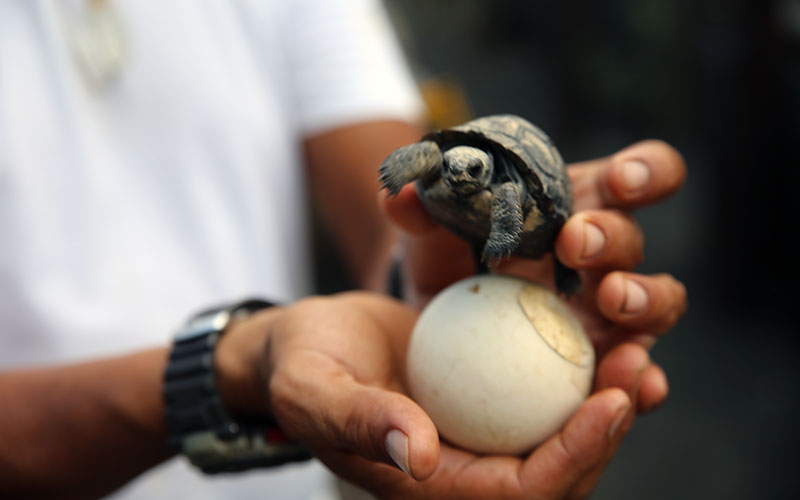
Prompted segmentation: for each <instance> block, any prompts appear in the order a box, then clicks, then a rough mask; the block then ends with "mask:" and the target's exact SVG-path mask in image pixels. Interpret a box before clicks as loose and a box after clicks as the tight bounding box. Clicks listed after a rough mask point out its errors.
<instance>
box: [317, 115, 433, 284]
mask: <svg viewBox="0 0 800 500" xmlns="http://www.w3.org/2000/svg"><path fill="white" fill-rule="evenodd" d="M421 135H422V129H421V127H418V126H415V125H413V124H411V123H408V122H404V121H371V122H363V123H358V124H353V125H349V126H343V127H339V128H335V129H332V130H330V131H327V132H324V133H320V134H316V135H314V136H312V137H310V138H309V139H307V140H306V141H305V143H304V150H305V155H306V162H307V165H308V179H309V183H310V188H311V192H312V195H313V196H314V199H315V201H316V206H317V209H318V211H319V215H320V217H321V219H322V221H323V222H324V223H325V224H326V227H327V230H328V232H329V234H330V235H331V237H332V238H333V240H334V243H335V244H336V247H337V249H338V250H339V251H340V254H341V256H342V258H343V259H344V262H345V264H346V266H347V268H348V270H349V272H350V276H352V278H353V280H354V282H355V284H357V285H359V286H361V287H362V288H365V289H369V290H375V291H385V289H386V277H387V274H388V270H389V265H390V259H391V256H390V252H391V248H392V246H393V244H394V243H395V241H396V235H395V234H394V230H393V227H392V225H391V224H390V223H389V221H388V219H387V218H386V216H385V214H384V213H383V212H382V211H381V210H379V208H378V206H377V204H376V199H377V198H376V197H377V196H378V195H377V194H376V192H377V189H378V183H377V178H376V175H377V174H376V169H377V167H376V165H379V164H380V163H381V162H382V161H383V160H384V158H386V156H387V155H388V154H389V153H390V152H392V151H393V150H395V149H397V148H398V147H400V146H403V145H405V144H409V143H411V142H416V141H417V140H419V138H420V136H421Z"/></svg>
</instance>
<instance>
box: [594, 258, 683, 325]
mask: <svg viewBox="0 0 800 500" xmlns="http://www.w3.org/2000/svg"><path fill="white" fill-rule="evenodd" d="M686 304H687V298H686V288H685V287H684V286H683V284H682V283H681V282H679V281H678V280H676V279H675V278H673V277H672V276H669V275H667V274H657V275H652V276H645V275H642V274H634V273H627V272H621V271H620V272H613V273H610V274H608V275H606V277H605V278H603V280H602V281H601V282H600V285H599V286H598V289H597V306H598V308H599V309H600V312H601V313H602V314H603V315H604V316H605V317H606V318H608V319H610V320H611V321H613V322H615V323H617V324H618V325H621V326H625V327H628V328H632V329H642V330H646V331H648V332H649V333H663V332H666V331H668V330H669V329H670V328H672V327H673V326H675V324H676V323H677V322H678V320H679V319H680V317H681V316H683V314H684V313H685V312H686Z"/></svg>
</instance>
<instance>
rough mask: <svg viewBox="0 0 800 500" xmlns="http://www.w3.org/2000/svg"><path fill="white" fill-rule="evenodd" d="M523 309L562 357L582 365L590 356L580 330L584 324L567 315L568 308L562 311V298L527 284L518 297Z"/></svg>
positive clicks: (548, 343)
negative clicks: (560, 302) (585, 358)
mask: <svg viewBox="0 0 800 500" xmlns="http://www.w3.org/2000/svg"><path fill="white" fill-rule="evenodd" d="M517 299H518V301H519V305H520V306H521V307H522V311H523V312H524V313H525V315H526V316H527V317H528V320H529V321H530V322H531V323H532V324H533V327H534V329H535V330H536V331H537V333H539V335H540V336H541V337H542V339H543V340H544V341H545V342H546V343H547V345H549V346H550V347H551V348H552V349H553V350H554V351H556V352H557V353H558V354H559V355H560V356H561V357H562V358H564V359H566V360H567V361H569V362H571V363H575V364H576V365H580V364H581V361H582V360H583V359H584V357H585V355H586V350H585V349H584V346H583V344H582V343H581V340H580V336H579V333H578V332H577V331H576V329H578V328H581V326H580V324H575V323H576V322H575V321H574V320H572V319H571V318H569V317H568V316H567V314H568V311H561V310H560V309H562V308H561V307H559V304H557V303H555V301H556V300H558V299H557V298H556V297H554V296H553V295H552V294H550V293H549V292H548V291H547V290H545V289H543V288H540V287H536V286H526V287H524V288H523V289H522V290H520V292H519V295H518V296H517Z"/></svg>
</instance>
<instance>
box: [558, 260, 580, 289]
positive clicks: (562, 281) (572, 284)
mask: <svg viewBox="0 0 800 500" xmlns="http://www.w3.org/2000/svg"><path fill="white" fill-rule="evenodd" d="M553 261H554V262H555V266H556V267H555V282H556V290H558V293H561V294H564V295H566V296H567V297H569V296H570V295H573V294H575V293H578V292H580V291H581V278H580V276H578V272H577V271H575V270H574V269H570V268H569V267H567V266H565V265H564V264H562V263H561V261H560V260H558V258H557V257H555V256H553Z"/></svg>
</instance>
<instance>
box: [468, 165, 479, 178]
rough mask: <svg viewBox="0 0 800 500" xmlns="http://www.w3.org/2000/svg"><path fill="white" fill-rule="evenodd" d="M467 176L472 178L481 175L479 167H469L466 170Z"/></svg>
mask: <svg viewBox="0 0 800 500" xmlns="http://www.w3.org/2000/svg"><path fill="white" fill-rule="evenodd" d="M467 172H468V173H469V175H471V176H472V177H477V176H478V175H480V173H481V166H480V165H470V167H469V169H468V170H467Z"/></svg>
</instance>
